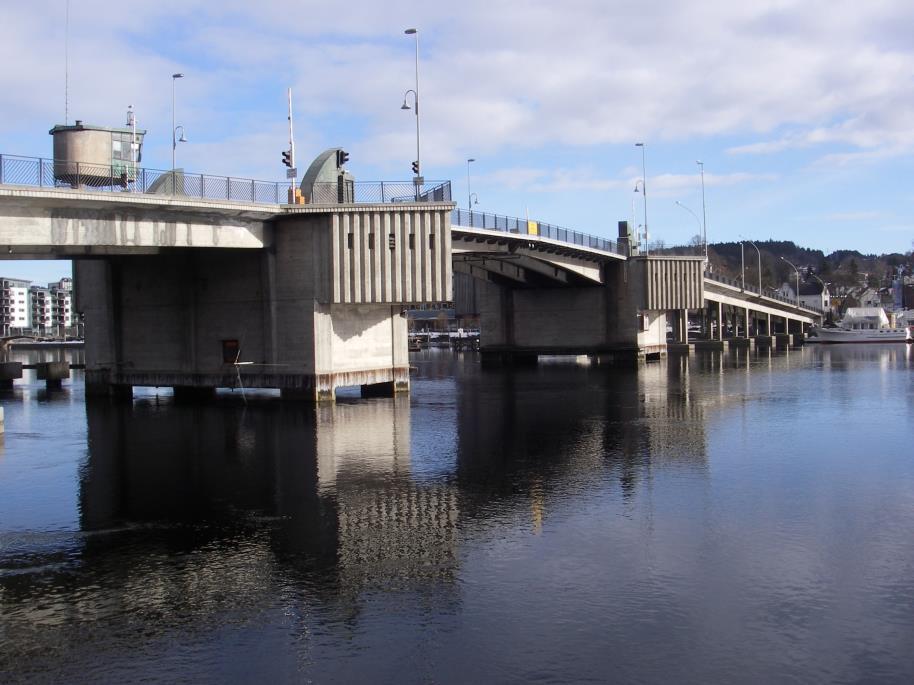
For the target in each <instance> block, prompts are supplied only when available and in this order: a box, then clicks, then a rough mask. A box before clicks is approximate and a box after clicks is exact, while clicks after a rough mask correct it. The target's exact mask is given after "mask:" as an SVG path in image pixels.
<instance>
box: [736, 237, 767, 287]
mask: <svg viewBox="0 0 914 685" xmlns="http://www.w3.org/2000/svg"><path fill="white" fill-rule="evenodd" d="M740 240H745V241H746V242H747V243H749V244H750V245H752V247H754V248H755V251H756V252H758V294H759V295H761V294H762V251H761V250H760V249H758V245H756V244H755V243H753V242H752V241H751V240H749V239H747V238H743V237H742V236H740Z"/></svg>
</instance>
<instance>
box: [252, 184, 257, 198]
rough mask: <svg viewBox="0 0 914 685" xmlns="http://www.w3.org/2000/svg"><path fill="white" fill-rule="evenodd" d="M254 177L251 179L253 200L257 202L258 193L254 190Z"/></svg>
mask: <svg viewBox="0 0 914 685" xmlns="http://www.w3.org/2000/svg"><path fill="white" fill-rule="evenodd" d="M254 183H255V181H254V179H251V202H257V193H256V192H255V191H254Z"/></svg>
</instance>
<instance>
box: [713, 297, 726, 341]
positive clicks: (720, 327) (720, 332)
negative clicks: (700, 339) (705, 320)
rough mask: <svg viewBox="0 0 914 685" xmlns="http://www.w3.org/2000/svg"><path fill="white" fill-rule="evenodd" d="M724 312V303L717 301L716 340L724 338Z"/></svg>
mask: <svg viewBox="0 0 914 685" xmlns="http://www.w3.org/2000/svg"><path fill="white" fill-rule="evenodd" d="M723 312H724V307H723V305H722V304H721V303H720V302H718V303H717V334H716V335H715V336H714V339H715V340H723V339H724V316H723Z"/></svg>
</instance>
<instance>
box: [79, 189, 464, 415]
mask: <svg viewBox="0 0 914 685" xmlns="http://www.w3.org/2000/svg"><path fill="white" fill-rule="evenodd" d="M450 208H451V206H450V204H443V203H437V204H436V203H427V204H423V205H421V206H418V205H417V206H413V205H403V206H390V205H386V206H385V205H336V206H333V207H327V206H325V207H323V208H321V207H303V208H301V212H300V213H290V214H287V215H284V216H283V217H282V218H281V219H277V220H275V221H272V222H270V223H269V224H268V226H267V227H266V230H265V233H264V234H265V236H266V239H267V243H268V244H267V245H265V246H264V248H263V249H257V250H253V249H219V248H175V249H171V250H159V251H157V252H156V253H155V254H145V255H112V256H108V257H98V258H93V259H79V260H76V262H75V276H76V278H75V281H76V282H75V290H76V298H77V310H78V311H80V312H82V314H83V316H84V320H85V330H86V392H87V394H90V395H91V394H106V395H118V396H121V397H128V396H131V395H132V387H133V386H137V385H139V386H153V387H169V386H170V387H173V388H174V391H175V396H176V397H177V398H179V399H186V400H190V401H197V400H200V399H204V398H207V397H210V396H212V395H213V393H214V392H215V389H216V388H233V389H245V388H276V389H279V390H280V391H281V393H282V396H283V397H284V398H286V399H290V400H305V401H310V402H314V401H327V400H330V401H332V400H334V399H335V397H336V389H337V388H338V387H343V386H359V387H360V388H361V390H362V393H363V395H367V396H378V395H384V396H392V395H394V394H395V393H398V392H407V391H408V390H409V360H408V350H407V321H406V317H405V308H406V306H407V305H408V304H409V303H420V302H421V303H425V302H445V301H448V300H450V299H451V297H452V289H451V266H450V264H451V255H450V236H449V231H450V220H449V219H450Z"/></svg>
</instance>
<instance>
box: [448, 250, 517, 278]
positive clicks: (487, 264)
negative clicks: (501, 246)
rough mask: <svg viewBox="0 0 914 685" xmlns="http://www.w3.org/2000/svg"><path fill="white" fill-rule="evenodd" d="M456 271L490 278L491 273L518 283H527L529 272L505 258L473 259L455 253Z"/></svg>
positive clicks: (475, 276)
mask: <svg viewBox="0 0 914 685" xmlns="http://www.w3.org/2000/svg"><path fill="white" fill-rule="evenodd" d="M454 271H456V272H458V273H465V274H467V275H469V276H473V277H474V278H481V279H483V280H488V275H489V274H494V275H497V276H503V277H505V278H508V279H510V280H512V281H515V282H517V283H523V284H526V283H527V274H526V273H525V272H524V270H523V269H522V268H520V267H518V266H516V265H514V264H509V263H508V262H505V261H504V260H503V259H486V258H478V257H474V258H471V259H466V258H462V257H460V256H459V255H454Z"/></svg>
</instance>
